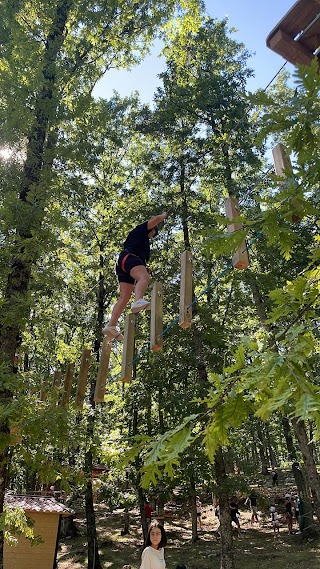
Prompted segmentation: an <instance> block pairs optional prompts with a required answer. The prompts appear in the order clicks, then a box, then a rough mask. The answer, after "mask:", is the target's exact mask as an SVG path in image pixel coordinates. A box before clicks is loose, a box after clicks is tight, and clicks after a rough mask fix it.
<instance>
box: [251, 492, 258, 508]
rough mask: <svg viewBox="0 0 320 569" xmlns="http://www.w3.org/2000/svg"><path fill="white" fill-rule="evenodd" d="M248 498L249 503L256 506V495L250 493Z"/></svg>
mask: <svg viewBox="0 0 320 569" xmlns="http://www.w3.org/2000/svg"><path fill="white" fill-rule="evenodd" d="M249 499H250V504H251V506H256V505H257V497H256V496H254V495H252V494H251V496H250V498H249Z"/></svg>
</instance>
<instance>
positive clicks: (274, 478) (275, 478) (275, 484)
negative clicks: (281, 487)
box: [272, 469, 278, 486]
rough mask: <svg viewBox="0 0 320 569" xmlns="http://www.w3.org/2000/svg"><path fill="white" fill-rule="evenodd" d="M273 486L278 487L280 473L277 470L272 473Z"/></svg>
mask: <svg viewBox="0 0 320 569" xmlns="http://www.w3.org/2000/svg"><path fill="white" fill-rule="evenodd" d="M272 486H278V473H277V471H276V469H274V470H273V471H272Z"/></svg>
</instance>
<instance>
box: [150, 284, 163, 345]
mask: <svg viewBox="0 0 320 569" xmlns="http://www.w3.org/2000/svg"><path fill="white" fill-rule="evenodd" d="M162 293H163V287H162V283H157V282H156V283H154V285H153V287H152V293H151V323H150V349H151V350H152V351H153V352H160V350H162V347H163V336H162V332H163V296H162Z"/></svg>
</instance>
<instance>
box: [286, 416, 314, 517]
mask: <svg viewBox="0 0 320 569" xmlns="http://www.w3.org/2000/svg"><path fill="white" fill-rule="evenodd" d="M292 426H293V429H294V432H295V435H296V437H297V440H298V442H299V447H300V450H301V453H302V456H303V461H304V464H305V467H306V474H307V477H308V481H309V485H310V488H311V494H312V497H313V500H314V511H315V514H316V516H317V518H318V521H320V477H319V474H318V471H317V466H316V463H315V461H314V458H313V456H312V452H311V451H310V447H309V440H308V436H307V431H306V427H305V423H304V421H297V419H292Z"/></svg>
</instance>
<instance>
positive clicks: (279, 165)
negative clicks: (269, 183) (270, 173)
mask: <svg viewBox="0 0 320 569" xmlns="http://www.w3.org/2000/svg"><path fill="white" fill-rule="evenodd" d="M272 158H273V163H274V169H275V172H276V174H277V176H279V177H281V178H286V175H287V174H286V172H290V174H291V173H292V164H291V160H290V158H289V156H288V155H287V153H286V151H285V148H284V146H283V144H281V142H279V144H276V146H275V147H274V148H273V149H272Z"/></svg>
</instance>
